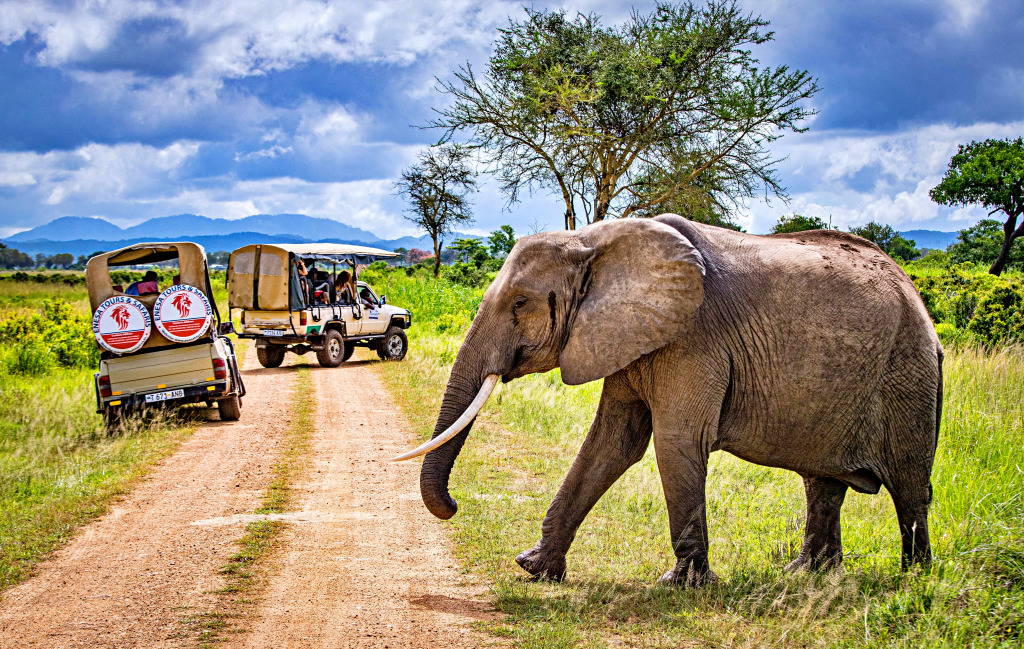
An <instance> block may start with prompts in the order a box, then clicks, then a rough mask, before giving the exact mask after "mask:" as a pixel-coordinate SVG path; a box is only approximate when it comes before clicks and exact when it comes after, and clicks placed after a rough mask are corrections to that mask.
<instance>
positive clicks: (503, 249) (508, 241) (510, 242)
mask: <svg viewBox="0 0 1024 649" xmlns="http://www.w3.org/2000/svg"><path fill="white" fill-rule="evenodd" d="M487 243H488V248H489V249H490V251H491V256H492V257H494V258H495V259H504V258H505V257H508V253H510V252H512V248H513V246H515V245H516V231H515V230H513V229H512V226H511V225H503V226H501V227H500V228H498V229H497V230H495V231H494V232H492V233H491V236H489V237H487Z"/></svg>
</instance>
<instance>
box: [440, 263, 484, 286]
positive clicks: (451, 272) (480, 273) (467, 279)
mask: <svg viewBox="0 0 1024 649" xmlns="http://www.w3.org/2000/svg"><path fill="white" fill-rule="evenodd" d="M487 270H488V269H487V268H486V267H485V266H483V265H482V264H481V265H479V266H478V265H476V264H473V263H469V264H464V263H462V262H461V261H457V262H455V263H454V264H452V265H451V266H448V267H446V268H444V269H443V270H442V276H443V277H444V278H445V279H446V280H448V281H449V282H452V283H453V284H458V285H459V286H466V287H468V288H480V287H482V286H483V285H484V282H486V281H487Z"/></svg>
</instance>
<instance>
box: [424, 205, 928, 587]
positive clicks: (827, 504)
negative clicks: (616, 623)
mask: <svg viewBox="0 0 1024 649" xmlns="http://www.w3.org/2000/svg"><path fill="white" fill-rule="evenodd" d="M555 367H561V372H562V379H563V381H565V382H566V383H568V384H579V383H585V382H587V381H593V380H596V379H599V378H602V377H604V379H605V381H604V389H603V392H602V394H601V402H600V405H599V407H598V410H597V416H596V417H595V419H594V423H593V424H592V425H591V427H590V432H589V433H588V434H587V438H586V440H585V441H584V442H583V446H582V447H581V449H580V451H579V455H577V457H576V460H575V462H573V465H572V468H571V469H570V471H569V474H568V475H567V476H566V478H565V482H564V483H563V484H562V487H561V489H560V490H559V492H558V495H557V496H556V497H555V499H554V501H553V502H552V503H551V506H550V507H549V509H548V512H547V515H546V516H545V517H544V522H543V525H542V527H541V532H542V536H541V539H540V541H539V542H538V543H537V545H536V546H534V547H533V548H532V549H530V550H527V551H525V552H523V553H522V554H520V555H519V556H518V557H517V559H516V560H517V561H518V562H519V564H520V565H521V566H522V567H523V568H524V569H526V570H527V572H529V573H530V574H532V575H535V576H538V577H541V578H550V579H561V578H562V577H563V576H564V575H565V570H566V563H565V555H566V553H567V552H568V550H569V546H570V545H571V544H572V541H573V538H574V536H575V534H576V530H577V529H578V528H579V526H580V523H582V522H583V519H584V518H585V517H586V516H587V513H588V512H589V511H590V509H591V508H592V507H593V506H594V504H595V503H596V502H597V501H598V499H600V498H601V496H602V495H603V494H604V492H605V491H606V490H607V489H608V488H609V487H610V486H611V485H612V483H614V482H615V481H616V480H617V479H618V478H619V476H621V475H622V474H623V472H625V471H626V469H627V468H629V467H630V466H631V465H632V464H634V463H636V462H637V461H639V460H640V459H641V457H643V455H644V453H645V451H646V449H647V446H648V444H649V443H650V442H651V439H652V438H653V440H654V448H655V452H656V454H657V461H658V468H659V471H660V473H661V481H662V485H663V487H664V492H665V499H666V501H667V505H668V514H669V524H670V532H671V539H672V546H673V549H674V551H675V555H676V559H677V562H676V565H675V567H673V568H672V569H671V570H670V571H669V572H668V573H666V574H665V575H664V577H662V581H663V582H666V583H677V584H687V585H696V584H700V583H703V582H705V581H707V580H708V579H712V578H714V573H712V572H711V570H710V568H709V565H708V534H707V522H706V520H705V495H704V484H705V479H706V476H707V461H708V455H709V454H710V453H711V452H712V451H717V450H723V451H728V452H730V453H732V454H733V455H736V456H739V457H741V458H743V459H746V460H749V461H750V462H755V463H757V464H762V465H767V466H774V467H780V468H783V469H789V470H790V471H795V472H797V473H799V474H800V475H801V476H803V479H804V487H805V490H806V494H807V520H806V527H805V532H804V543H803V549H802V551H801V552H800V556H799V557H798V558H797V559H796V560H795V561H794V562H793V563H792V564H790V566H789V567H790V568H791V569H800V568H809V569H818V568H823V567H826V566H830V565H836V564H838V563H839V562H841V561H842V543H841V537H840V525H839V512H840V508H841V507H842V504H843V498H844V496H845V494H846V490H847V489H848V488H852V489H854V490H856V491H860V492H865V493H878V491H879V488H880V487H881V486H882V485H884V486H885V487H886V489H887V490H888V491H889V493H890V494H891V495H892V499H893V502H894V504H895V506H896V513H897V516H898V519H899V526H900V534H901V536H902V556H903V566H904V568H906V567H907V566H908V565H909V564H911V563H914V562H922V561H927V560H928V559H929V558H930V549H929V542H928V504H929V502H930V500H931V483H930V476H931V468H932V460H933V458H934V455H935V445H936V442H937V432H938V424H939V419H940V417H941V412H940V407H941V402H942V369H941V368H942V348H941V346H940V344H939V341H938V339H937V338H936V335H935V330H934V328H933V327H932V324H931V321H930V320H929V318H928V314H927V312H926V311H925V309H924V306H923V304H922V302H921V299H920V297H919V295H918V293H917V291H916V290H915V288H914V285H913V284H912V283H911V281H910V279H909V278H908V277H907V276H906V275H905V274H904V273H903V271H902V270H901V269H900V268H899V266H897V265H896V264H895V263H894V262H892V260H890V259H889V258H888V257H887V256H886V255H885V254H884V253H883V252H882V251H881V250H880V249H878V248H877V247H875V246H874V245H873V244H871V243H869V242H867V241H865V240H864V239H860V238H858V237H855V236H852V235H848V234H844V233H840V232H828V231H812V232H801V233H797V234H786V235H772V236H753V235H748V234H742V233H737V232H732V231H730V230H724V229H721V228H716V227H712V226H706V225H702V224H699V223H694V222H691V221H687V220H685V219H683V218H681V217H678V216H675V215H671V214H666V215H662V216H659V217H657V218H656V219H653V220H644V219H626V220H616V221H607V222H602V223H600V224H596V225H592V226H588V227H586V228H583V229H582V230H579V231H577V232H545V233H542V234H537V235H533V236H529V237H524V238H523V239H522V240H520V241H519V242H518V243H517V244H516V246H515V248H514V249H513V251H512V253H511V254H510V255H509V257H508V259H507V260H506V262H505V265H504V268H503V269H502V271H501V273H500V274H499V275H498V277H497V279H496V280H495V281H494V283H493V284H492V285H491V287H490V289H489V290H488V291H487V294H486V295H485V296H484V300H483V302H482V304H481V305H480V311H479V313H478V314H477V316H476V318H475V319H474V321H473V325H472V327H470V330H469V332H468V334H467V336H466V340H465V343H464V344H463V346H462V348H461V349H460V350H459V354H458V358H457V359H456V361H455V365H454V367H453V368H452V374H451V379H450V380H449V382H448V388H447V391H446V392H445V396H444V401H443V403H442V405H441V411H440V414H439V416H438V421H437V427H436V429H435V435H436V434H438V433H439V432H440V431H443V430H444V429H446V428H447V427H448V426H449V425H450V424H451V423H452V422H453V421H454V420H455V419H456V418H457V417H458V416H459V415H460V414H461V413H462V412H463V411H464V410H465V408H466V406H467V405H468V404H469V403H470V401H471V400H472V399H473V397H474V395H476V393H477V391H478V389H479V388H480V386H481V383H482V381H483V379H484V378H485V377H486V376H487V375H488V374H499V375H501V377H502V379H503V380H504V381H506V382H507V381H510V380H512V379H515V378H518V377H520V376H523V375H526V374H529V373H531V372H545V371H547V370H550V369H552V368H555ZM469 428H471V426H470V427H467V429H466V430H464V431H463V432H462V433H461V434H460V435H458V436H457V437H456V438H455V439H453V440H452V441H451V442H449V443H448V444H446V445H444V446H441V447H440V448H438V449H436V450H434V451H432V452H430V453H429V454H427V456H426V457H425V459H424V462H423V466H422V470H421V474H420V488H421V492H422V495H423V501H424V503H425V504H426V506H427V508H428V509H429V510H430V511H431V512H432V513H433V514H434V515H435V516H437V517H439V518H444V519H447V518H450V517H451V516H453V515H454V514H455V511H456V509H457V504H456V503H455V501H454V500H453V499H452V498H451V496H450V495H449V493H448V478H449V475H450V474H451V470H452V466H453V464H454V461H455V458H456V456H457V455H458V453H459V451H460V450H461V448H462V445H463V443H464V442H465V440H466V436H467V435H468V433H469Z"/></svg>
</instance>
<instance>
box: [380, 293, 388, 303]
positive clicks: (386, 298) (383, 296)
mask: <svg viewBox="0 0 1024 649" xmlns="http://www.w3.org/2000/svg"><path fill="white" fill-rule="evenodd" d="M380 303H381V304H387V303H388V296H387V295H381V296H380Z"/></svg>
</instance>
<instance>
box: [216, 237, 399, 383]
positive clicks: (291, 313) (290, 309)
mask: <svg viewBox="0 0 1024 649" xmlns="http://www.w3.org/2000/svg"><path fill="white" fill-rule="evenodd" d="M398 256H399V255H398V254H397V253H393V252H388V251H386V250H379V249H377V248H368V247H365V246H351V245H342V244H330V243H309V244H305V243H304V244H254V245H249V246H243V247H241V248H239V249H237V250H235V251H234V252H232V253H231V258H230V260H229V261H228V306H229V314H233V313H234V311H235V310H236V309H237V310H238V311H239V312H240V313H239V316H240V320H241V325H242V331H241V332H239V333H238V336H239V337H240V338H253V339H255V341H256V357H257V358H258V360H259V362H260V364H261V365H262V366H263V367H278V366H279V365H281V363H282V362H283V361H284V356H285V354H286V353H288V352H293V353H295V354H299V355H302V354H306V353H308V352H311V351H313V352H316V358H317V361H318V362H319V363H320V365H321V366H323V367H337V366H338V365H341V364H342V363H343V362H344V361H347V360H348V359H349V358H350V357H351V356H352V352H353V351H354V350H355V348H356V347H369V348H372V349H374V350H376V352H377V355H378V356H380V357H381V358H382V359H384V360H394V361H400V360H402V359H403V358H405V354H406V352H407V351H408V348H409V341H408V338H406V335H405V330H406V329H408V328H409V327H410V326H412V313H411V312H410V311H409V310H408V309H402V308H398V307H395V306H392V305H389V304H388V303H387V296H384V295H381V296H379V297H378V296H377V294H376V293H375V292H374V290H373V289H372V288H370V286H369V285H368V284H367V283H366V282H362V281H359V278H358V269H359V266H363V265H366V264H370V263H373V262H374V261H377V260H382V259H393V258H396V257H398ZM229 317H230V316H229Z"/></svg>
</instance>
